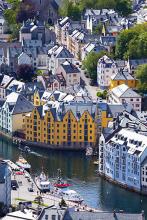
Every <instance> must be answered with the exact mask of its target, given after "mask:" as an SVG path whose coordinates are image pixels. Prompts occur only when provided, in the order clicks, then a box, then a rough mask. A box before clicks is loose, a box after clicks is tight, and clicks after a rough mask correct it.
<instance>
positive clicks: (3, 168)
mask: <svg viewBox="0 0 147 220" xmlns="http://www.w3.org/2000/svg"><path fill="white" fill-rule="evenodd" d="M0 202H2V203H3V204H4V205H6V206H7V207H9V206H10V205H11V171H10V169H9V167H8V164H7V163H6V162H4V161H2V160H1V161H0Z"/></svg>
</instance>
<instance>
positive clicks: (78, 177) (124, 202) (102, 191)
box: [0, 137, 147, 219]
mask: <svg viewBox="0 0 147 220" xmlns="http://www.w3.org/2000/svg"><path fill="white" fill-rule="evenodd" d="M19 155H20V150H19V149H18V147H17V146H16V145H13V144H12V142H11V141H9V140H6V139H4V138H2V137H0V157H1V158H3V159H10V160H12V161H14V162H15V161H16V160H17V159H18V157H19ZM24 157H25V159H27V161H28V162H29V163H30V164H31V166H32V169H31V172H32V173H33V174H34V175H38V174H40V172H41V170H42V168H43V170H44V172H45V173H46V175H48V176H49V178H50V179H52V178H54V177H55V176H56V174H57V169H58V168H60V169H61V170H62V176H63V178H64V179H66V180H68V182H69V183H71V184H72V186H71V189H74V190H76V191H77V192H78V193H80V194H81V196H82V197H83V198H84V200H85V202H86V203H87V204H88V205H89V206H91V207H94V208H97V209H100V210H106V211H110V210H111V211H112V210H114V209H115V210H124V211H126V212H135V213H136V212H141V211H142V210H144V211H145V216H146V219H147V196H142V195H139V194H137V193H133V192H129V191H127V190H125V189H122V188H120V187H119V186H116V185H113V184H112V183H109V182H107V181H106V180H104V179H102V178H101V177H99V176H98V175H97V172H96V169H97V166H96V165H94V164H93V162H94V158H87V157H86V156H85V154H84V153H82V152H71V151H70V152H67V151H53V150H51V151H49V150H45V149H36V148H32V149H31V152H30V153H28V154H24Z"/></svg>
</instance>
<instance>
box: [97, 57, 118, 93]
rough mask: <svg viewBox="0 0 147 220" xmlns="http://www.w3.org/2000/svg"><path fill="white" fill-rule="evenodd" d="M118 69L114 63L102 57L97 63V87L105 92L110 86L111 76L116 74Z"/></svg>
mask: <svg viewBox="0 0 147 220" xmlns="http://www.w3.org/2000/svg"><path fill="white" fill-rule="evenodd" d="M117 71H118V68H117V65H116V63H115V61H114V60H113V59H111V58H109V57H108V56H106V55H104V56H103V57H101V58H100V59H99V60H98V63H97V83H98V86H99V87H100V88H101V89H103V90H105V89H108V88H109V86H110V81H111V76H112V75H113V74H115V73H117Z"/></svg>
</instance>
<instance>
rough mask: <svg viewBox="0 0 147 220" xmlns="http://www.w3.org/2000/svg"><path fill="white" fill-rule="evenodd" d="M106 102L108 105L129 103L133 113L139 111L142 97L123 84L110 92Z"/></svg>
mask: <svg viewBox="0 0 147 220" xmlns="http://www.w3.org/2000/svg"><path fill="white" fill-rule="evenodd" d="M108 101H109V102H110V103H130V104H132V106H133V108H134V110H135V111H141V102H142V97H141V96H140V95H139V94H138V93H137V92H135V91H134V90H133V89H131V88H130V87H128V86H127V85H125V84H122V85H119V86H117V87H115V88H113V89H112V90H110V91H109V97H108Z"/></svg>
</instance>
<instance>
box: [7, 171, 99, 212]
mask: <svg viewBox="0 0 147 220" xmlns="http://www.w3.org/2000/svg"><path fill="white" fill-rule="evenodd" d="M17 173H18V172H13V173H12V177H11V179H12V180H16V181H17V183H18V188H17V190H11V203H12V204H13V205H15V206H17V205H18V204H19V202H21V201H31V202H32V206H33V207H34V208H36V206H37V204H36V202H34V200H35V198H36V197H37V196H39V195H41V197H42V199H43V204H42V206H44V207H48V206H52V205H55V206H58V205H59V203H60V202H61V198H58V196H57V195H56V194H54V192H51V193H49V192H48V193H41V194H40V192H39V189H38V188H37V186H36V184H35V182H34V180H33V179H32V177H31V176H29V173H27V172H25V173H24V174H23V175H17ZM28 176H29V178H28ZM28 179H30V181H28ZM28 188H33V192H29V191H28ZM66 204H67V205H68V207H75V208H78V209H79V210H88V211H98V210H96V209H93V208H91V207H88V206H87V205H85V204H81V205H80V204H77V203H75V202H70V201H66Z"/></svg>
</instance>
